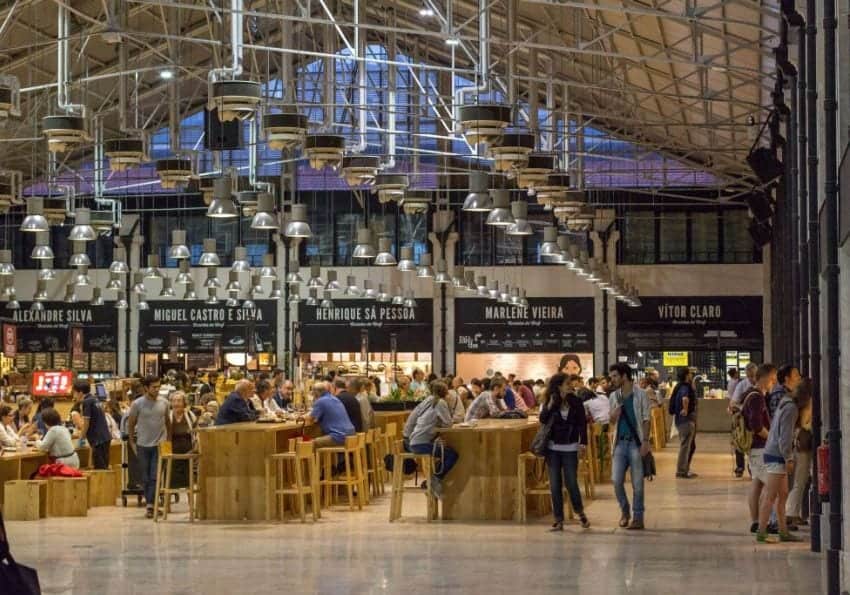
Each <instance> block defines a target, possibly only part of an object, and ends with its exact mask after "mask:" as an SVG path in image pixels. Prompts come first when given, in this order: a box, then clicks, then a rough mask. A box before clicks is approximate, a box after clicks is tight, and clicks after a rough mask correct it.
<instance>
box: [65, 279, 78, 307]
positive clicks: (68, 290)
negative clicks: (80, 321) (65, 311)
mask: <svg viewBox="0 0 850 595" xmlns="http://www.w3.org/2000/svg"><path fill="white" fill-rule="evenodd" d="M64 302H65V303H66V304H76V303H77V294H76V293H75V292H74V284H73V283H68V284H67V285H66V286H65V299H64Z"/></svg>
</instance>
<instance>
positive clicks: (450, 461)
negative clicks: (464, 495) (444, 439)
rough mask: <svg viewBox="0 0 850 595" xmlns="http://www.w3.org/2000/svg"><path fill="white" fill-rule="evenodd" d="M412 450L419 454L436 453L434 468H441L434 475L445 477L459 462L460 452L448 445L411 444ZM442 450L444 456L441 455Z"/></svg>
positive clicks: (440, 477)
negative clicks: (435, 446)
mask: <svg viewBox="0 0 850 595" xmlns="http://www.w3.org/2000/svg"><path fill="white" fill-rule="evenodd" d="M410 452H414V453H416V454H418V455H429V454H431V453H432V452H433V453H434V469H439V472H438V473H434V476H435V477H437V478H439V479H443V478H445V476H446V475H447V474H448V472H449V471H451V470H452V467H454V466H455V463H457V459H458V454H457V452H455V450H454V449H453V448H451V447H450V446H448V445H445V444H444V445H443V446H442V447H438V448H436V449H435V448H434V445H433V444H431V443H426V444H411V445H410ZM441 452H442V458H441V457H440V453H441Z"/></svg>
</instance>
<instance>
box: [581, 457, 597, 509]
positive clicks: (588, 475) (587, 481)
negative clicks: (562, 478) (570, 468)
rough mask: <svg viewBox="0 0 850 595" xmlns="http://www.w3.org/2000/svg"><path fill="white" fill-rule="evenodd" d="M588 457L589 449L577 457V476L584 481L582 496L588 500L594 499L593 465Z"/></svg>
mask: <svg viewBox="0 0 850 595" xmlns="http://www.w3.org/2000/svg"><path fill="white" fill-rule="evenodd" d="M591 460H592V457H591V456H590V449H588V448H586V449H584V452H582V453H579V457H578V476H579V478H580V479H582V480H583V481H584V496H585V498H588V499H590V500H593V498H594V497H595V492H594V489H593V488H594V486H593V463H591Z"/></svg>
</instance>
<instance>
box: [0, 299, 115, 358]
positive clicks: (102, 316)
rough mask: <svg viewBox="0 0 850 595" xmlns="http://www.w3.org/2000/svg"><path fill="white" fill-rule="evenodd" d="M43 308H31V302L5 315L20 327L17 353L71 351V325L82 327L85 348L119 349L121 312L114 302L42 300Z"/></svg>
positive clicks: (94, 349)
mask: <svg viewBox="0 0 850 595" xmlns="http://www.w3.org/2000/svg"><path fill="white" fill-rule="evenodd" d="M42 304H44V310H37V311H32V310H30V309H29V307H30V305H31V302H21V307H20V309H19V310H7V311H6V316H8V317H9V318H11V319H12V320H13V321H14V322H15V323H16V325H17V327H18V353H43V352H50V353H61V352H66V353H67V352H68V351H70V346H69V336H70V331H69V329H70V328H71V327H72V326H75V327H79V328H81V329H82V334H83V336H82V350H83V351H86V352H88V351H118V337H117V334H118V313H117V310H115V308H114V307H113V305H112V304H108V305H104V306H92V305H90V304H66V303H65V302H42Z"/></svg>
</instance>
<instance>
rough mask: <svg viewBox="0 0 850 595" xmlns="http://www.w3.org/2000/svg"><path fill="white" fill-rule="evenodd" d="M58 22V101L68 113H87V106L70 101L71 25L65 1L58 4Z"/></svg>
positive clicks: (61, 107) (60, 106)
mask: <svg viewBox="0 0 850 595" xmlns="http://www.w3.org/2000/svg"><path fill="white" fill-rule="evenodd" d="M57 14H58V23H57V28H56V31H57V33H56V34H57V35H58V37H59V39H58V40H57V45H56V103H57V104H58V106H59V109H61V110H62V111H64V112H65V113H66V114H79V115H81V116H85V115H86V107H85V106H84V105H78V104H74V103H69V102H68V71H69V68H68V38H69V37H70V27H69V26H68V7H67V6H65V4H64V3H61V2H60V3H59V4H58V5H57Z"/></svg>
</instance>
